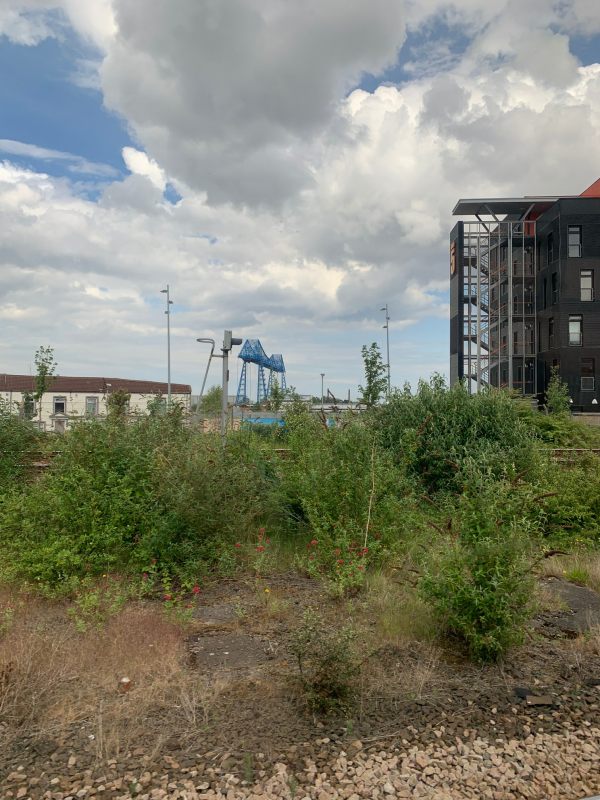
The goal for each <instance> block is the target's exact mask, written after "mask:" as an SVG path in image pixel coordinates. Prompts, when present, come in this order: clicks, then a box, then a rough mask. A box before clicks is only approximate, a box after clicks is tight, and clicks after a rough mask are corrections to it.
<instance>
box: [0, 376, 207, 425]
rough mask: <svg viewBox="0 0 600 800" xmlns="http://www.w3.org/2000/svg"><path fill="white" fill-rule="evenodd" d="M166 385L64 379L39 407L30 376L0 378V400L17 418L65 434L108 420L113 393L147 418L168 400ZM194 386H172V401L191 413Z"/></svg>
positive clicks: (55, 381)
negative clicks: (92, 420)
mask: <svg viewBox="0 0 600 800" xmlns="http://www.w3.org/2000/svg"><path fill="white" fill-rule="evenodd" d="M167 389H168V387H167V384H166V383H159V382H157V381H137V380H127V379H123V378H75V377H67V376H64V375H61V376H56V377H54V378H52V380H51V384H50V387H49V389H48V391H47V392H46V393H45V394H44V395H43V396H42V398H41V401H40V402H39V403H37V402H34V401H32V400H31V399H30V396H31V394H33V392H35V378H34V377H32V376H31V375H7V374H0V398H1V399H2V400H3V401H4V402H5V403H7V404H8V405H9V407H10V408H11V410H12V411H13V412H14V413H16V414H21V415H23V416H28V417H30V418H32V420H33V421H34V422H35V423H36V424H37V425H39V427H40V428H42V429H43V430H46V431H54V432H55V433H64V431H65V430H66V429H67V428H68V427H69V426H70V425H72V424H73V422H75V421H77V420H81V419H85V418H89V417H105V416H106V413H107V410H108V399H109V397H110V395H111V393H112V392H116V391H123V392H126V393H127V394H129V395H130V399H129V414H131V415H137V414H147V413H148V404H149V403H150V404H151V403H155V402H156V401H157V398H158V399H159V401H161V402H162V401H164V400H166V396H167ZM191 396H192V389H191V386H188V385H187V384H183V383H172V384H171V401H172V402H173V403H178V404H179V405H181V406H182V407H183V408H184V410H186V411H189V410H190V405H191Z"/></svg>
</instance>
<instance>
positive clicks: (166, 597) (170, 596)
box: [163, 594, 173, 602]
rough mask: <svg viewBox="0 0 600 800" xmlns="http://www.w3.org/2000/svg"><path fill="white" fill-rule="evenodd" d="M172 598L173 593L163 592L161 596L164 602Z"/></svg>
mask: <svg viewBox="0 0 600 800" xmlns="http://www.w3.org/2000/svg"><path fill="white" fill-rule="evenodd" d="M172 599H173V595H172V594H165V595H164V596H163V600H164V601H165V602H166V601H167V600H172Z"/></svg>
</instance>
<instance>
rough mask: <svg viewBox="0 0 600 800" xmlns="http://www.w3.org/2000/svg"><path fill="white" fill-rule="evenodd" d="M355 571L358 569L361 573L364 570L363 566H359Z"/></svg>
mask: <svg viewBox="0 0 600 800" xmlns="http://www.w3.org/2000/svg"><path fill="white" fill-rule="evenodd" d="M357 569H359V570H360V571H361V572H362V571H363V570H364V566H363V565H362V564H359V565H358V567H357Z"/></svg>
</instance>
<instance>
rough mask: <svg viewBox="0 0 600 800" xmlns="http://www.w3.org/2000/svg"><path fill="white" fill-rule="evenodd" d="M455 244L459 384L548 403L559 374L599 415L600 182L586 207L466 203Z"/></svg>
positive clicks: (453, 372) (453, 344)
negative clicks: (547, 396)
mask: <svg viewBox="0 0 600 800" xmlns="http://www.w3.org/2000/svg"><path fill="white" fill-rule="evenodd" d="M453 213H454V214H455V215H459V216H461V217H465V219H462V220H461V221H459V222H458V223H457V224H456V225H455V226H454V228H453V230H452V232H451V234H450V380H451V383H454V382H456V381H457V380H465V381H466V383H467V385H468V387H469V389H470V391H478V389H479V388H481V387H484V386H496V387H503V388H509V389H512V390H514V391H517V392H519V393H521V394H523V395H524V396H531V397H537V398H538V399H539V400H540V401H543V398H544V393H545V391H546V388H547V385H548V381H549V378H550V373H551V370H552V368H553V367H556V368H557V369H558V371H559V374H560V376H561V378H562V379H563V380H564V381H566V383H567V384H568V386H569V393H570V397H571V399H572V403H573V409H574V410H578V411H598V410H599V409H600V406H599V405H598V403H599V401H600V392H599V388H600V387H599V385H598V377H599V372H600V295H599V294H598V293H597V292H596V288H597V287H598V281H600V180H598V181H596V183H594V184H593V185H592V186H590V187H589V189H587V190H586V191H585V192H583V194H581V195H579V196H576V197H522V198H506V199H475V200H459V201H458V203H457V204H456V206H455V208H454V212H453Z"/></svg>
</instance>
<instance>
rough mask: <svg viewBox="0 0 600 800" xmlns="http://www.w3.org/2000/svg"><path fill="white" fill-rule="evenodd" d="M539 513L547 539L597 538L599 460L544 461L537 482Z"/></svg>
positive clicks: (599, 525) (568, 541)
mask: <svg viewBox="0 0 600 800" xmlns="http://www.w3.org/2000/svg"><path fill="white" fill-rule="evenodd" d="M538 486H539V494H540V495H541V496H542V497H541V501H540V505H539V514H540V518H541V521H542V525H543V530H544V534H545V536H546V537H547V538H548V541H549V542H551V543H553V544H555V545H558V546H569V545H579V544H594V543H596V544H597V543H598V541H599V540H600V460H599V459H598V456H596V455H592V454H590V455H587V456H583V457H578V458H577V460H576V462H575V463H574V464H556V463H553V462H552V461H551V460H548V462H547V463H546V465H545V468H544V469H543V471H542V473H541V475H540V478H539V482H538Z"/></svg>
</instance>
